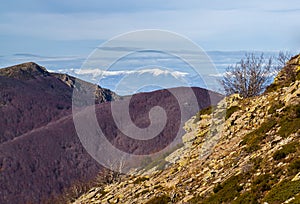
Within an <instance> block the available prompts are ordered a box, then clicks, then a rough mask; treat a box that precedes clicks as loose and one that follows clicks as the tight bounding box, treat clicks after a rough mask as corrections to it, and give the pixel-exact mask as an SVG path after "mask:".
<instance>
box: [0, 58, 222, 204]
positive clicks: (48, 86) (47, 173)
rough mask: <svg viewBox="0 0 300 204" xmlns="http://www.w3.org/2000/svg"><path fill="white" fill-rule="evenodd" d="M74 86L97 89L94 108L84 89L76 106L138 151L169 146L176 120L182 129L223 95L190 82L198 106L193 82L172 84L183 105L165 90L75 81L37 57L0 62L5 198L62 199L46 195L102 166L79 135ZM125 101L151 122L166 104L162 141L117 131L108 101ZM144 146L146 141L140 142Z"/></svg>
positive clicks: (0, 171) (0, 188) (0, 189)
mask: <svg viewBox="0 0 300 204" xmlns="http://www.w3.org/2000/svg"><path fill="white" fill-rule="evenodd" d="M74 89H76V90H84V91H83V92H84V93H88V92H89V91H94V94H95V96H96V97H95V102H96V105H95V107H93V106H92V107H86V98H85V95H83V97H82V98H81V100H80V101H76V105H78V107H76V109H75V110H76V111H78V112H76V113H78V114H85V113H86V112H85V111H86V110H88V109H93V110H94V111H96V116H97V120H98V123H99V125H100V126H101V128H102V131H103V132H104V133H105V134H106V135H105V136H106V137H107V139H109V140H110V142H111V143H112V144H114V145H115V146H117V147H118V148H120V149H122V150H125V151H129V152H131V153H136V154H143V153H144V151H145V150H149V149H150V150H151V151H156V149H157V148H159V147H160V146H163V145H166V143H167V142H168V140H170V139H172V136H173V135H174V133H173V132H175V131H174V127H176V128H178V129H182V128H181V127H180V126H182V125H183V124H181V122H180V120H178V118H179V119H180V118H181V117H182V118H183V119H188V118H190V117H191V116H192V115H194V114H195V113H196V112H197V110H199V109H201V108H205V107H207V106H209V105H211V104H214V105H215V104H216V103H217V102H219V101H220V100H221V99H222V98H223V96H222V95H220V94H217V93H213V92H210V91H207V90H205V89H201V88H193V89H192V90H193V93H194V95H195V96H196V99H197V101H198V102H199V103H197V106H194V105H191V104H195V103H191V101H192V98H191V97H190V96H191V95H189V94H188V93H191V92H188V91H187V90H190V89H187V88H184V87H182V88H174V89H172V91H173V92H176V93H177V94H178V95H179V98H180V99H182V101H181V103H182V104H180V105H181V106H183V107H184V110H182V112H180V111H181V110H180V109H179V104H178V101H177V100H174V96H173V95H172V94H170V92H169V91H168V90H159V91H155V92H150V93H139V94H135V95H134V96H132V98H130V97H129V96H127V97H124V98H121V97H119V96H117V95H116V94H115V93H113V92H111V91H110V90H107V89H103V88H101V87H99V86H96V85H93V84H90V83H88V82H84V81H82V80H76V82H75V78H74V77H71V76H68V75H64V74H55V73H49V72H48V71H47V70H46V69H45V68H43V67H41V66H39V65H37V64H35V63H25V64H21V65H16V66H13V67H8V68H4V69H0V114H1V117H0V203H1V204H2V203H3V204H4V203H45V202H49V203H54V202H60V201H61V200H60V201H58V200H59V199H57V200H55V201H54V200H51V201H49V198H51V197H57V195H59V194H61V193H62V192H64V191H65V190H66V189H67V188H69V187H70V186H72V185H74V183H86V182H88V181H89V180H91V179H94V178H95V177H96V176H97V175H98V173H99V172H100V171H102V170H103V167H102V166H101V165H100V164H98V163H97V162H96V161H95V160H94V159H93V158H92V157H91V156H90V155H89V154H88V153H87V152H86V150H85V149H84V147H83V146H82V144H81V142H80V140H79V137H78V135H77V132H76V129H75V126H74V120H73V119H74V118H73V115H72V110H71V109H72V93H73V90H74ZM87 96H89V95H87ZM209 96H210V98H209ZM89 97H90V96H89ZM119 99H122V100H119ZM210 99H211V100H210ZM113 100H114V101H113ZM103 102H105V103H103ZM128 103H129V104H130V107H131V109H130V114H131V117H132V121H133V122H134V123H135V124H136V125H137V126H139V127H147V126H148V125H149V122H150V120H149V111H150V109H151V108H152V107H153V106H156V105H160V106H162V107H164V109H165V111H166V113H167V114H169V115H168V116H169V117H168V118H170V120H169V126H168V128H165V129H164V131H162V132H161V134H160V138H163V140H162V141H161V142H160V143H157V141H156V140H151V141H150V142H148V143H145V141H141V140H128V138H127V137H126V135H124V134H122V132H121V131H119V130H118V128H117V127H116V125H115V123H114V122H115V121H114V119H113V117H112V113H111V105H112V104H113V105H114V107H115V108H117V109H118V110H120V111H121V110H123V109H124V107H127V104H128ZM181 113H182V115H180V114H181ZM89 116H90V115H87V117H89ZM120 120H123V121H121V123H122V124H123V126H125V128H127V129H129V128H130V127H131V126H130V123H129V122H130V121H131V120H124V119H122V118H121V119H120ZM178 121H179V123H178ZM83 122H84V121H83ZM158 122H160V121H156V123H158ZM177 123H178V124H177ZM87 125H89V124H87ZM88 132H91V131H90V130H88ZM97 134H99V133H98V132H97ZM139 145H141V146H139ZM145 146H146V147H147V148H141V147H145Z"/></svg>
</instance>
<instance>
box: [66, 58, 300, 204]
mask: <svg viewBox="0 0 300 204" xmlns="http://www.w3.org/2000/svg"><path fill="white" fill-rule="evenodd" d="M299 76H300V55H297V56H295V57H293V58H292V59H291V60H290V61H289V62H288V63H287V65H286V66H285V67H284V68H283V69H282V71H281V72H280V73H279V74H278V76H277V79H275V82H274V83H273V84H271V86H270V87H269V88H268V89H267V90H266V92H265V93H263V94H262V95H260V96H257V97H252V98H246V99H243V98H242V97H240V96H239V95H237V94H234V95H231V96H229V97H226V98H225V99H223V100H221V101H220V102H219V103H218V104H217V106H216V107H213V108H211V109H204V110H203V111H200V112H199V113H198V115H197V116H194V117H192V118H191V119H190V120H189V121H187V122H186V124H185V130H186V134H185V135H184V136H183V138H182V139H183V143H184V145H183V146H182V147H180V148H178V149H176V150H175V151H173V152H171V153H170V154H169V155H166V156H165V157H163V158H159V161H150V163H149V165H148V167H149V168H148V169H144V171H142V172H133V173H132V174H128V175H124V176H123V177H121V178H119V179H117V180H116V181H115V182H112V183H108V184H103V183H99V184H98V185H94V187H92V188H90V189H89V190H88V191H86V193H84V194H83V195H80V194H79V195H78V197H77V199H75V201H74V198H67V200H68V199H69V201H68V202H69V203H73V204H79V203H107V202H108V203H128V204H129V203H130V204H132V203H147V204H148V203H149V204H152V203H160V204H163V203H182V204H183V203H204V204H205V203H207V204H211V203H216V204H218V203H233V204H238V203H240V204H242V203H243V204H244V203H246V204H247V203H249V204H250V203H251V204H254V203H264V204H277V203H299V201H300V145H299V144H300V130H299V127H300V106H299V104H300V78H299ZM220 116H221V117H220ZM162 164H163V167H164V168H161V167H162ZM165 164H167V165H165Z"/></svg>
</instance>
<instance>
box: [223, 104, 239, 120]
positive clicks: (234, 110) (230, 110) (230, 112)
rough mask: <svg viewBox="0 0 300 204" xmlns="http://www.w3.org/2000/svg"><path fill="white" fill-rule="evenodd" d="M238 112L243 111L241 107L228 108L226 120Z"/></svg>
mask: <svg viewBox="0 0 300 204" xmlns="http://www.w3.org/2000/svg"><path fill="white" fill-rule="evenodd" d="M238 110H241V108H240V107H239V106H231V107H230V108H228V109H227V111H226V116H225V119H226V120H227V119H228V118H230V116H231V115H232V114H233V113H235V112H236V111H238Z"/></svg>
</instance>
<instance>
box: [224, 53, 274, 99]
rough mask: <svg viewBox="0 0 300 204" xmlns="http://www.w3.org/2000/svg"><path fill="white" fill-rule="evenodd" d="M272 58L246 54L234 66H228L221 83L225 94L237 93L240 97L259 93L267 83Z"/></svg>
mask: <svg viewBox="0 0 300 204" xmlns="http://www.w3.org/2000/svg"><path fill="white" fill-rule="evenodd" d="M271 66H272V58H271V57H270V58H265V57H264V55H263V54H261V55H260V56H255V54H253V53H252V54H246V56H245V58H244V59H242V60H241V61H240V62H239V63H237V64H236V65H235V66H229V67H228V68H227V70H226V73H225V74H224V77H223V79H222V80H221V83H222V85H223V87H224V90H225V93H226V94H227V95H230V94H234V93H238V94H240V95H241V96H242V97H252V96H256V95H259V94H260V93H261V92H262V91H263V90H264V89H265V87H266V86H267V85H268V81H269V78H270V77H269V75H270V70H271Z"/></svg>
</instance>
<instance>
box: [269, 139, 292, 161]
mask: <svg viewBox="0 0 300 204" xmlns="http://www.w3.org/2000/svg"><path fill="white" fill-rule="evenodd" d="M296 150H297V149H296V143H295V142H292V143H289V144H286V145H284V146H282V149H280V150H277V151H276V152H275V153H274V155H273V159H275V160H280V159H283V158H285V157H286V156H287V155H289V154H290V153H294V152H296Z"/></svg>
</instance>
